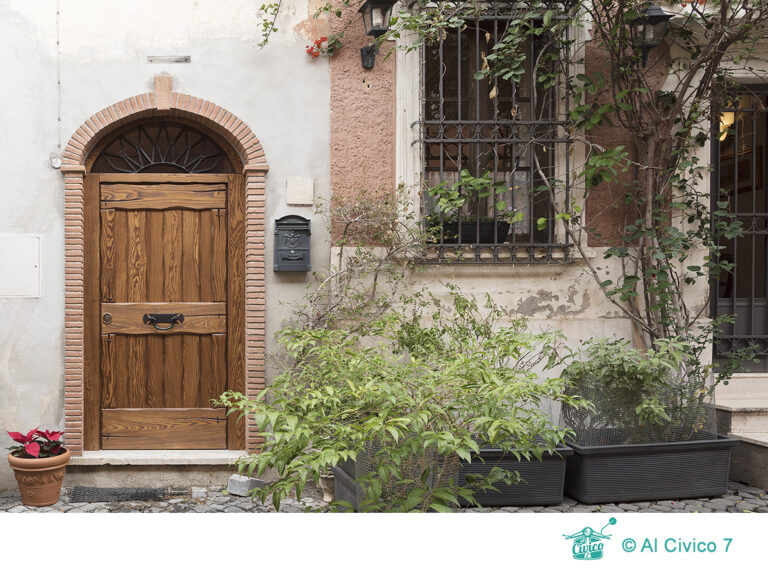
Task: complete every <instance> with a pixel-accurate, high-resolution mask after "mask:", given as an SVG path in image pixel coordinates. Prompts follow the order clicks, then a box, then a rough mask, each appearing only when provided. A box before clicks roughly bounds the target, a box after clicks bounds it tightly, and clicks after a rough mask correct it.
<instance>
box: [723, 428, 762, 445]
mask: <svg viewBox="0 0 768 568" xmlns="http://www.w3.org/2000/svg"><path fill="white" fill-rule="evenodd" d="M728 437H729V438H736V439H737V440H741V441H742V442H746V443H748V444H754V445H755V446H763V447H765V448H768V432H729V433H728Z"/></svg>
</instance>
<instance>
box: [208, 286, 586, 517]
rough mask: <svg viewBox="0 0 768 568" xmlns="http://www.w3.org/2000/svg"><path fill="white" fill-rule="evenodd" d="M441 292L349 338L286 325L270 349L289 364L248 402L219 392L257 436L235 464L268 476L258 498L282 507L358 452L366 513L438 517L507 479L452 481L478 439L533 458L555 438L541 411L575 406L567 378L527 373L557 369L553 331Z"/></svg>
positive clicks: (505, 475) (559, 437)
mask: <svg viewBox="0 0 768 568" xmlns="http://www.w3.org/2000/svg"><path fill="white" fill-rule="evenodd" d="M449 291H450V297H451V299H452V303H451V305H449V306H445V305H440V304H439V301H438V300H437V299H436V298H434V297H423V298H422V297H420V296H417V297H416V298H414V299H413V300H412V301H411V302H410V303H409V304H408V305H407V306H406V307H404V308H402V309H399V310H391V311H389V312H387V313H385V314H382V315H380V316H379V317H377V318H376V319H375V320H373V321H371V322H369V324H368V325H367V327H366V329H365V330H364V331H361V332H359V333H349V332H347V331H344V330H340V329H307V328H306V327H288V328H285V329H284V330H283V331H282V332H281V333H280V341H281V343H282V345H283V346H284V347H285V349H286V350H287V351H288V353H289V354H290V355H291V356H292V357H293V359H294V364H293V365H292V366H291V367H290V368H289V369H288V370H286V371H285V372H284V373H282V374H281V375H280V376H278V377H276V378H275V379H274V381H273V382H272V384H271V385H270V386H268V387H267V388H266V390H264V391H263V392H262V393H261V394H260V395H259V396H258V397H257V398H256V399H255V400H249V399H247V398H246V397H244V396H243V395H241V394H239V393H232V392H229V393H226V394H224V395H223V396H222V397H221V399H220V403H221V404H224V405H226V406H228V407H229V412H241V413H250V414H251V415H252V416H253V417H254V418H255V420H256V423H257V424H258V426H259V428H260V429H261V431H262V432H263V433H264V436H265V438H266V442H265V444H264V447H263V449H262V451H261V453H259V454H257V455H253V456H249V457H247V458H244V459H243V460H242V461H241V464H240V467H241V471H244V472H247V473H248V474H249V475H250V474H252V473H254V472H256V473H257V474H259V475H263V474H264V473H265V472H267V471H268V470H274V471H275V473H276V474H277V475H278V479H277V480H276V481H273V482H271V483H268V484H267V485H266V487H265V488H264V489H262V490H259V491H258V492H257V495H258V497H259V498H261V499H262V500H265V499H268V498H271V499H272V502H273V503H274V504H275V506H276V507H279V505H280V502H281V500H283V499H284V498H285V497H286V496H288V495H290V494H292V493H293V492H295V493H296V494H297V495H299V496H300V495H301V493H302V491H303V490H304V488H305V486H306V483H307V482H308V481H309V480H310V479H314V481H315V482H317V480H318V478H319V476H320V475H321V474H323V473H324V472H326V471H327V470H328V468H330V467H332V466H337V465H339V464H340V463H341V462H343V461H345V460H347V459H351V460H355V459H361V457H362V456H367V459H369V460H370V461H371V471H370V472H368V473H366V474H365V475H363V476H362V477H361V478H359V479H357V482H358V483H360V485H361V486H362V489H363V491H364V493H365V496H366V497H365V500H364V503H363V504H362V508H363V509H364V510H369V511H412V510H417V511H427V510H434V511H447V510H450V508H451V507H454V506H456V505H458V503H459V499H460V498H462V499H465V500H466V501H467V502H469V503H474V502H475V501H474V499H473V497H472V495H473V492H474V491H476V490H478V489H490V488H491V486H492V484H493V483H500V482H506V483H514V482H516V481H517V480H518V478H517V474H516V473H515V472H511V471H504V470H501V469H499V468H493V469H492V471H491V473H490V475H488V476H485V477H479V476H478V477H475V478H473V479H471V480H470V483H469V484H468V485H467V486H459V484H458V478H457V477H456V466H457V464H458V460H459V459H463V460H466V461H471V460H477V459H480V458H479V457H478V456H477V452H478V451H479V449H480V447H481V446H484V445H492V446H496V447H500V448H502V449H503V450H505V451H508V452H510V453H512V454H513V455H516V456H518V457H520V458H524V459H525V458H527V459H532V458H533V459H535V458H541V456H542V455H543V453H544V452H551V451H553V450H554V449H555V448H556V447H557V445H558V444H560V443H562V441H563V439H564V436H565V435H566V432H565V431H564V430H562V429H559V428H558V427H557V426H556V425H555V424H553V422H552V418H551V416H550V414H549V413H548V412H547V411H546V410H543V409H542V408H541V404H542V403H543V402H544V401H545V400H551V401H556V402H559V403H561V404H563V405H566V406H568V405H573V406H579V405H583V404H584V403H583V402H582V401H580V400H579V399H578V398H577V397H573V396H569V395H567V394H565V387H566V383H565V381H563V380H561V379H559V378H548V379H542V378H540V377H539V376H538V374H537V373H536V372H535V371H534V370H533V369H534V367H535V366H537V365H538V366H540V367H541V368H542V369H543V370H544V371H546V370H549V369H551V367H552V366H553V365H554V364H555V363H556V362H557V361H558V355H557V353H558V351H557V347H558V345H559V337H558V336H557V335H554V334H550V333H540V334H536V333H531V332H530V331H529V330H528V329H527V326H526V323H525V321H524V320H513V321H511V322H510V323H508V324H503V323H502V320H503V319H504V318H506V314H505V313H504V312H503V310H501V309H500V308H499V307H498V306H496V305H495V304H494V303H493V302H492V301H491V300H490V298H486V302H485V304H484V305H483V306H479V305H478V303H477V302H476V301H475V300H474V299H472V298H467V297H465V296H463V295H461V294H460V293H459V292H458V291H457V290H456V289H454V288H451V289H449ZM435 304H437V308H438V309H436V310H435V309H434V308H435V307H436V306H435ZM334 505H335V506H338V507H342V508H343V507H349V504H348V503H335V504H334Z"/></svg>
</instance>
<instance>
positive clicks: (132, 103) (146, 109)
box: [61, 92, 267, 168]
mask: <svg viewBox="0 0 768 568" xmlns="http://www.w3.org/2000/svg"><path fill="white" fill-rule="evenodd" d="M156 99H157V97H156V96H155V93H144V94H142V95H136V96H135V97H130V98H127V99H124V100H122V101H120V102H117V103H115V104H113V105H112V106H109V107H107V108H105V109H103V110H100V111H99V112H97V113H96V114H94V115H93V116H91V117H90V118H89V119H88V120H86V121H85V122H84V123H83V124H82V125H81V126H80V128H78V129H77V130H76V131H75V133H74V134H73V135H72V138H70V140H69V143H68V144H67V146H66V148H65V149H64V153H63V155H62V160H61V161H62V164H64V165H66V166H84V165H85V158H86V157H87V155H88V153H89V152H90V150H91V149H92V148H93V146H94V145H95V144H96V143H97V142H98V141H99V140H101V139H102V138H103V137H104V136H106V135H107V134H109V132H111V131H112V130H115V129H116V128H118V127H120V126H122V125H123V124H127V123H128V122H133V121H136V120H139V119H141V118H145V117H152V116H182V117H185V118H189V119H191V120H193V121H195V122H198V123H200V124H201V125H202V126H204V127H207V128H209V129H211V130H213V131H215V132H216V133H218V134H219V135H220V136H222V137H223V138H225V139H226V140H228V141H229V142H230V144H232V147H233V148H234V149H235V151H236V152H237V153H238V155H239V156H240V158H241V160H242V162H243V164H245V167H246V168H248V167H258V166H262V167H265V166H266V165H267V162H266V159H265V156H264V150H263V148H262V147H261V142H259V139H258V138H256V135H255V134H254V133H253V132H252V131H251V129H250V128H249V127H248V126H247V125H246V124H245V123H244V122H243V121H242V120H240V119H239V118H238V117H237V116H235V115H234V114H232V113H231V112H229V111H227V110H226V109H224V108H222V107H220V106H219V105H217V104H214V103H212V102H210V101H207V100H205V99H201V98H199V97H193V96H191V95H185V94H183V93H176V92H173V93H171V94H170V100H169V101H168V102H167V104H162V103H161V105H160V107H158V105H157V103H156Z"/></svg>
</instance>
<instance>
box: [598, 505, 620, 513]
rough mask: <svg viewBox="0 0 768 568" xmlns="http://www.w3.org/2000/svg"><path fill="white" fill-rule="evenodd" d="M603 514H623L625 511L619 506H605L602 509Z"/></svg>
mask: <svg viewBox="0 0 768 568" xmlns="http://www.w3.org/2000/svg"><path fill="white" fill-rule="evenodd" d="M600 512H601V513H623V512H624V509H622V508H621V507H618V506H617V505H603V506H602V507H600Z"/></svg>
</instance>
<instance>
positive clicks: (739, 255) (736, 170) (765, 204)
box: [712, 86, 768, 372]
mask: <svg viewBox="0 0 768 568" xmlns="http://www.w3.org/2000/svg"><path fill="white" fill-rule="evenodd" d="M766 87H768V86H765V87H764V88H763V89H761V90H755V89H754V88H750V89H749V92H744V93H743V94H740V95H737V96H736V97H735V99H734V100H733V102H732V104H731V105H730V106H729V108H724V109H722V111H721V115H720V125H719V128H716V129H715V130H714V132H713V140H712V163H713V164H714V165H715V168H714V173H713V180H712V181H713V186H714V188H713V189H714V190H715V191H713V192H712V199H713V201H714V200H725V199H727V200H728V203H729V208H730V211H731V212H732V213H734V214H735V216H736V219H737V220H738V221H739V222H740V223H741V226H742V229H743V233H742V235H741V236H740V237H738V238H735V239H727V240H725V239H724V240H722V241H721V243H720V245H721V246H722V247H724V248H723V249H721V258H722V259H723V260H726V261H728V262H731V263H733V264H734V268H733V271H732V272H727V273H723V274H722V275H721V277H720V280H719V281H718V283H717V286H714V287H713V290H712V306H713V312H714V315H718V316H719V315H733V316H734V321H733V323H729V324H724V325H722V326H721V327H720V329H719V332H718V334H717V337H716V341H715V353H714V355H715V360H717V359H722V358H723V357H724V356H726V355H727V354H729V353H732V352H735V351H737V350H739V349H740V348H742V347H744V346H746V345H747V344H749V343H750V342H753V343H754V344H755V345H756V346H757V350H758V351H757V354H756V358H757V359H758V361H759V362H758V363H754V362H749V363H747V364H745V366H744V368H743V371H752V372H766V371H768V290H767V287H766V282H768V262H767V260H768V200H767V199H766V194H767V192H766V179H765V175H766V172H765V164H766V152H768V143H767V142H768V138H767V137H766V132H767V131H768V111H767V110H766V106H767V103H768V95H767V93H768V89H767V88H766ZM718 189H719V192H718V191H717V190H718ZM713 205H714V202H713Z"/></svg>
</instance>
